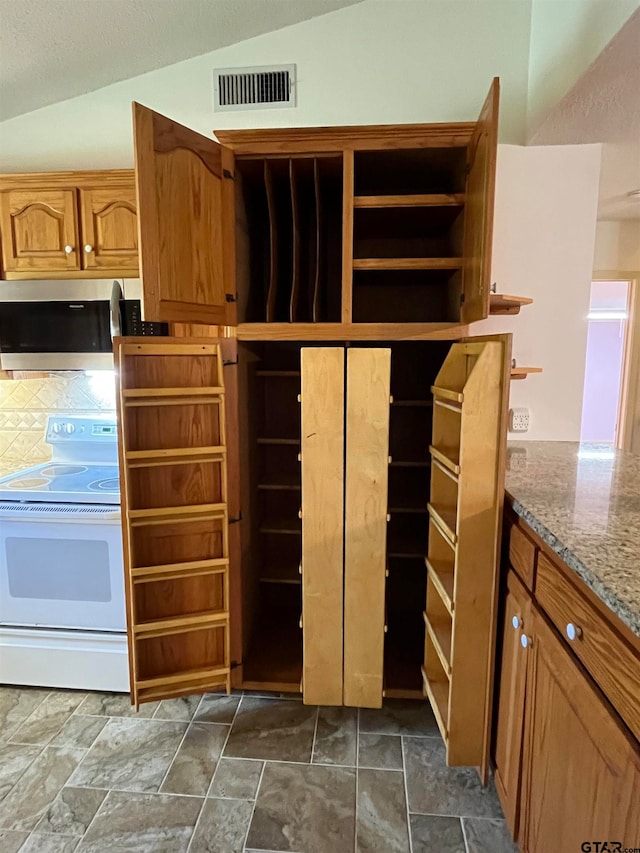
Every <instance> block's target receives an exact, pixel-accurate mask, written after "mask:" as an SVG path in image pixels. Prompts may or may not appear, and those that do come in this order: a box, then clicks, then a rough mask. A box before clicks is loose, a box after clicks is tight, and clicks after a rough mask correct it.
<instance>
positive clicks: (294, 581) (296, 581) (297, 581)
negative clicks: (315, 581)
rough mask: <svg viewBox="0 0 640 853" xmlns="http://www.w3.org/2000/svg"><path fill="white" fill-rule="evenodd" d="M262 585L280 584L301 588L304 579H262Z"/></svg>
mask: <svg viewBox="0 0 640 853" xmlns="http://www.w3.org/2000/svg"><path fill="white" fill-rule="evenodd" d="M260 583H280V584H289V585H290V586H300V585H301V584H302V578H260Z"/></svg>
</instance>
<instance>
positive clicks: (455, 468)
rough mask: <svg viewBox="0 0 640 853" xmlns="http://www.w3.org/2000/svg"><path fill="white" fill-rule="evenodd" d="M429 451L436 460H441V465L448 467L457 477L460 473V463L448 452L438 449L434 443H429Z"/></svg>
mask: <svg viewBox="0 0 640 853" xmlns="http://www.w3.org/2000/svg"><path fill="white" fill-rule="evenodd" d="M429 453H430V454H431V456H432V457H433V459H434V460H435V461H437V462H439V463H440V465H442V466H443V467H444V468H446V469H447V470H448V471H449V472H450V473H451V474H454V475H455V477H456V479H457V477H458V475H459V474H460V465H459V464H458V462H457V461H456V460H455V459H452V458H451V457H450V456H449V455H448V454H446V453H443V452H442V451H441V450H438V448H437V447H434V446H433V444H430V445H429Z"/></svg>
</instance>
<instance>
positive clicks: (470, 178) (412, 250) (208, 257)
mask: <svg viewBox="0 0 640 853" xmlns="http://www.w3.org/2000/svg"><path fill="white" fill-rule="evenodd" d="M498 91H499V84H498V80H497V79H496V80H495V81H494V83H493V85H492V87H491V91H490V92H489V96H488V98H487V100H486V102H485V104H484V106H483V108H482V111H481V113H480V117H479V119H478V120H477V121H475V122H468V123H455V124H431V125H430V124H424V125H381V126H375V127H339V128H306V129H304V128H298V129H293V130H288V129H283V130H247V131H219V132H218V133H217V137H218V140H219V142H214V141H213V140H211V139H206V138H205V137H203V136H201V135H200V134H197V133H194V132H193V131H191V130H188V129H187V128H185V127H182V126H181V125H179V124H177V123H176V122H174V121H171V120H170V119H168V118H165V117H164V116H161V115H159V114H158V113H155V112H153V111H152V110H149V109H147V108H145V107H143V106H141V105H140V104H134V111H133V116H134V139H135V158H136V179H137V185H138V200H139V204H140V252H141V267H142V282H143V294H144V313H145V318H146V319H147V320H155V321H167V322H186V323H210V324H215V325H221V326H234V327H236V334H237V336H238V338H239V339H245V340H256V339H278V338H282V337H294V338H297V339H306V340H310V339H323V338H325V339H327V338H333V339H335V340H340V339H345V338H355V337H358V338H362V337H368V338H373V339H376V338H377V339H392V338H398V337H406V336H408V335H414V336H416V335H417V336H427V335H430V334H434V333H435V332H438V331H440V332H441V333H443V334H446V333H447V330H448V331H449V334H450V336H451V337H453V338H455V337H457V336H459V334H460V332H459V329H457V328H456V327H459V326H460V324H467V323H470V322H472V321H474V320H480V319H483V318H484V317H486V316H487V315H488V314H489V297H490V263H491V242H492V223H493V197H494V184H495V163H496V148H497V120H498ZM452 329H454V330H455V331H453V332H452V331H451V330H452Z"/></svg>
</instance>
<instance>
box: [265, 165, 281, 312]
mask: <svg viewBox="0 0 640 853" xmlns="http://www.w3.org/2000/svg"><path fill="white" fill-rule="evenodd" d="M264 185H265V190H266V193H267V207H268V210H269V289H268V292H267V305H266V321H267V323H273V322H274V321H275V319H276V296H277V292H278V231H277V217H276V203H275V196H274V189H273V175H272V173H271V167H270V165H269V162H268V160H265V161H264Z"/></svg>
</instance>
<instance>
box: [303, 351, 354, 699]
mask: <svg viewBox="0 0 640 853" xmlns="http://www.w3.org/2000/svg"><path fill="white" fill-rule="evenodd" d="M344 353H345V351H344V348H343V347H303V348H302V349H301V352H300V356H301V357H300V368H301V391H302V394H301V401H302V402H301V427H302V434H301V438H302V440H301V451H302V452H301V464H302V625H303V632H302V636H303V652H302V658H303V663H302V695H303V699H304V702H305V703H306V704H308V705H342V693H343V677H342V668H343V663H342V661H343V643H342V639H343V602H344V595H343V572H344V559H343V546H344V494H343V493H344Z"/></svg>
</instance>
